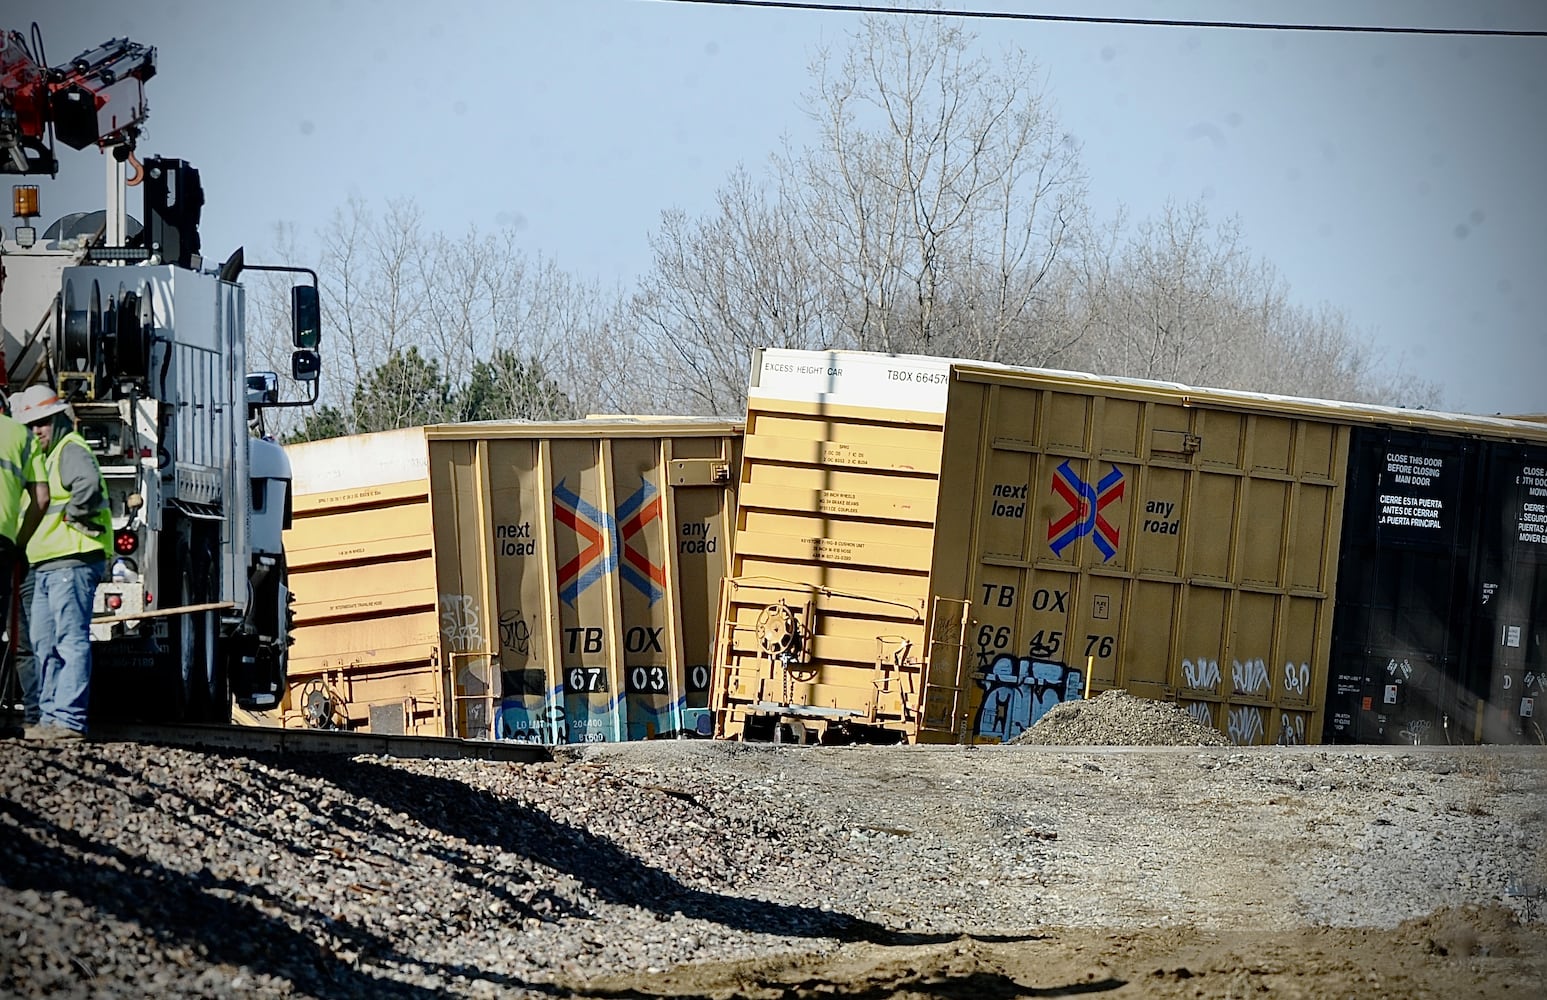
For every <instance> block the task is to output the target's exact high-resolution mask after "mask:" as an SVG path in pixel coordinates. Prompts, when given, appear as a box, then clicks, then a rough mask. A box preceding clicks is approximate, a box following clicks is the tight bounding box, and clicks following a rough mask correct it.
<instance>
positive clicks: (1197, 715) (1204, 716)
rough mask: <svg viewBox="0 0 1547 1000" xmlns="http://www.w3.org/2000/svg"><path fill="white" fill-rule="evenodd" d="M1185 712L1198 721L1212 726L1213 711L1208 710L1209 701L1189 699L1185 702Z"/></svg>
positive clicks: (1211, 727)
mask: <svg viewBox="0 0 1547 1000" xmlns="http://www.w3.org/2000/svg"><path fill="white" fill-rule="evenodd" d="M1187 714H1188V715H1190V716H1192V717H1193V718H1194V719H1197V720H1198V721H1199V722H1201V723H1203V724H1204V725H1205V726H1208V727H1209V728H1210V729H1213V728H1214V713H1213V712H1210V711H1209V703H1208V702H1206V701H1190V702H1188V703H1187Z"/></svg>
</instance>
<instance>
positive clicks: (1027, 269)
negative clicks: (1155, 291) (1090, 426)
mask: <svg viewBox="0 0 1547 1000" xmlns="http://www.w3.org/2000/svg"><path fill="white" fill-rule="evenodd" d="M812 74H813V81H814V83H813V87H812V89H811V91H810V93H809V94H808V95H807V98H806V104H807V111H808V113H809V114H810V115H811V116H812V117H813V118H814V119H815V120H816V122H817V123H818V126H819V140H818V141H817V142H816V143H815V144H814V145H812V146H811V147H810V148H806V149H798V150H797V149H789V148H787V149H785V150H784V151H783V152H781V153H780V154H778V155H776V156H775V157H774V158H773V159H772V161H771V163H770V164H769V170H768V173H767V176H766V179H761V180H760V179H758V178H754V177H752V176H751V175H749V174H748V173H747V172H746V171H745V170H743V169H738V170H737V171H736V172H735V173H733V174H732V175H731V177H730V179H729V180H728V182H727V184H726V185H725V186H724V187H723V188H721V190H720V191H719V194H718V198H717V204H716V207H715V210H714V211H713V212H711V213H710V214H709V215H708V216H706V217H704V218H702V219H696V220H695V219H690V218H688V217H687V216H686V215H684V214H683V213H681V212H667V213H665V214H664V215H663V217H662V221H661V227H660V229H659V230H658V231H657V232H656V234H655V235H654V236H653V237H652V239H651V247H652V249H653V251H654V257H655V259H654V267H653V270H652V271H651V272H650V273H649V274H647V275H646V276H645V278H644V279H643V280H642V282H641V288H640V294H639V296H638V298H637V299H636V302H635V315H636V318H637V321H638V323H639V325H640V328H641V330H642V331H643V333H644V335H646V336H648V337H649V338H650V340H651V341H652V342H653V343H654V344H655V345H656V351H657V354H658V356H659V357H660V358H661V363H662V366H663V370H665V371H668V372H670V373H672V374H673V375H674V376H675V379H676V382H677V384H678V387H679V388H680V395H674V396H672V397H671V398H672V399H673V400H676V399H681V400H682V402H683V405H684V407H685V408H691V409H693V410H695V411H698V412H715V413H737V412H739V411H740V410H741V408H742V406H743V402H744V393H745V387H746V382H747V372H748V370H749V365H750V360H751V354H752V351H753V350H754V349H755V348H758V347H799V348H828V347H833V348H845V347H847V348H860V349H867V350H882V351H892V352H918V353H937V354H958V355H964V356H971V357H976V358H982V359H987V360H995V361H1011V362H1022V363H1036V362H1041V361H1045V360H1047V359H1048V358H1050V357H1053V356H1055V355H1056V354H1057V353H1058V352H1059V351H1061V350H1065V349H1067V347H1068V346H1069V342H1070V335H1069V328H1067V327H1063V326H1060V325H1057V324H1056V323H1051V322H1048V319H1049V317H1053V318H1055V319H1056V318H1058V317H1061V316H1062V315H1063V312H1064V309H1063V306H1064V304H1065V303H1066V302H1067V294H1066V292H1065V291H1058V292H1057V294H1055V295H1054V296H1053V297H1052V299H1048V298H1046V296H1045V295H1044V293H1045V292H1046V291H1052V288H1051V286H1052V284H1054V283H1055V279H1054V276H1055V275H1057V276H1058V277H1057V280H1061V281H1064V282H1065V283H1067V282H1068V281H1069V280H1070V279H1071V278H1072V275H1073V272H1065V273H1063V274H1059V273H1058V272H1059V268H1060V267H1061V263H1060V261H1061V258H1062V256H1063V255H1064V254H1065V252H1066V248H1067V246H1068V244H1069V241H1070V240H1071V239H1072V238H1073V237H1074V236H1075V235H1076V234H1077V233H1078V231H1079V228H1080V227H1081V226H1082V225H1083V221H1084V218H1085V208H1084V193H1085V178H1084V173H1083V170H1082V168H1081V166H1080V162H1079V150H1078V147H1077V144H1075V143H1074V142H1073V141H1072V140H1071V139H1070V138H1069V137H1068V136H1067V134H1065V133H1064V132H1063V131H1062V130H1061V129H1059V128H1058V126H1057V124H1056V122H1055V121H1054V120H1053V118H1052V115H1051V113H1050V110H1049V106H1048V103H1047V101H1046V100H1045V98H1044V97H1043V96H1042V94H1041V92H1040V91H1038V90H1037V89H1036V88H1035V86H1034V81H1035V80H1036V71H1035V67H1034V66H1032V65H1031V64H1030V62H1029V60H1028V59H1027V58H1026V56H1025V55H1024V53H1021V52H1018V51H1012V52H1009V53H1006V54H1004V56H1003V57H1002V58H1001V59H998V60H994V59H991V58H989V57H988V56H985V55H982V54H980V53H978V52H977V51H976V49H975V48H974V39H973V37H972V36H971V35H968V34H966V33H964V32H963V31H962V30H961V29H960V27H959V26H958V25H956V24H954V23H952V22H949V21H946V20H943V19H938V18H928V19H920V20H913V19H895V18H893V19H888V18H881V17H877V18H872V19H870V20H867V21H866V22H864V26H863V27H862V29H861V30H860V31H859V33H858V34H857V35H855V36H854V37H853V38H852V39H851V45H850V47H849V48H848V50H847V52H846V54H845V55H844V56H843V57H842V58H835V57H833V56H832V55H831V54H829V53H825V52H824V53H820V54H819V55H818V56H817V57H816V59H815V60H814V61H813V63H812Z"/></svg>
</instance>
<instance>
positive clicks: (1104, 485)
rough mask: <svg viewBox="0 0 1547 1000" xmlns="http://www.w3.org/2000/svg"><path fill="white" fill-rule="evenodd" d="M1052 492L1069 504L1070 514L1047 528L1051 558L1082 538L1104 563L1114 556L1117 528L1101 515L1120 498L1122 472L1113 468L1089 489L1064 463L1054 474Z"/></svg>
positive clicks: (1087, 484)
mask: <svg viewBox="0 0 1547 1000" xmlns="http://www.w3.org/2000/svg"><path fill="white" fill-rule="evenodd" d="M1053 492H1054V493H1057V494H1058V495H1059V496H1061V497H1063V498H1064V500H1066V501H1067V502H1068V504H1069V512H1068V513H1067V514H1065V515H1064V516H1063V517H1061V518H1059V519H1058V520H1056V521H1053V522H1052V523H1050V524H1049V525H1048V526H1047V540H1048V544H1049V545H1051V546H1052V547H1053V554H1054V555H1057V556H1061V555H1063V554H1064V549H1066V548H1068V547H1069V546H1070V545H1073V544H1074V543H1075V542H1076V541H1078V540H1079V539H1080V538H1081V537H1082V536H1085V535H1091V536H1092V537H1093V540H1094V541H1095V543H1096V548H1098V549H1100V550H1101V554H1102V556H1103V557H1104V558H1103V559H1102V561H1103V562H1105V561H1106V560H1108V559H1111V558H1112V557H1113V556H1115V555H1117V528H1115V527H1113V526H1112V524H1111V522H1109V521H1108V520H1107V519H1106V518H1105V517H1102V516H1101V511H1102V509H1103V508H1105V507H1106V505H1107V504H1109V503H1111V502H1112V501H1114V500H1116V499H1118V498H1119V497H1121V496H1122V495H1123V471H1122V470H1121V469H1119V468H1118V467H1117V466H1115V465H1114V466H1112V471H1111V472H1109V473H1107V474H1106V475H1105V476H1103V477H1102V478H1101V482H1099V483H1097V484H1096V485H1095V486H1091V485H1090V484H1089V483H1087V482H1085V481H1084V480H1082V479H1081V478H1080V477H1079V476H1078V475H1077V474H1076V473H1075V471H1074V470H1073V469H1071V468H1069V463H1068V462H1063V463H1062V464H1060V465H1059V466H1058V470H1057V471H1056V472H1055V473H1054V474H1053Z"/></svg>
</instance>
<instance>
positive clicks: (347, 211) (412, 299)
mask: <svg viewBox="0 0 1547 1000" xmlns="http://www.w3.org/2000/svg"><path fill="white" fill-rule="evenodd" d="M319 235H320V244H321V252H320V260H319V261H318V262H317V264H316V268H317V270H318V272H319V276H320V277H319V280H320V284H321V287H322V292H323V305H324V340H323V344H322V354H323V363H324V368H323V380H322V386H323V391H322V396H321V399H320V401H319V409H318V411H317V414H311V415H310V416H316V417H317V419H314V420H310V421H307V420H306V417H307V416H308V414H305V413H298V412H296V411H281V412H280V413H279V414H277V419H276V420H275V421H272V426H271V428H270V429H271V430H272V431H273V432H275V433H277V434H280V435H283V436H291V437H293V436H295V435H296V434H305V435H306V436H314V435H315V434H318V433H340V432H347V433H352V432H357V431H365V430H377V429H382V428H384V427H389V426H404V425H405V424H406V423H415V422H419V423H423V422H431V421H440V420H448V419H459V418H461V417H466V416H480V417H486V416H500V417H509V416H520V417H528V418H537V419H557V418H560V417H564V416H568V415H572V414H574V413H576V412H580V413H584V412H588V411H591V410H607V411H613V412H617V411H624V410H632V411H636V412H644V411H648V410H650V409H651V408H652V406H651V404H652V400H653V398H654V396H653V393H652V392H651V391H650V387H649V385H648V383H647V382H645V381H644V380H641V379H638V378H635V377H632V376H633V375H634V373H637V372H638V371H639V370H641V369H642V368H645V367H647V366H646V365H644V364H642V363H641V361H640V358H639V354H640V352H639V350H638V348H637V347H636V344H637V342H638V338H637V337H636V336H635V335H634V332H633V331H634V327H633V325H632V323H631V316H630V314H629V313H628V311H627V310H626V309H625V307H624V296H623V295H622V293H621V292H618V291H609V290H606V289H604V288H602V287H601V286H600V285H599V284H597V283H596V282H594V281H587V280H582V279H577V278H575V277H574V276H572V275H570V274H569V273H567V272H565V271H563V270H562V269H560V268H559V267H558V266H557V265H556V264H554V262H552V261H551V260H548V259H546V258H543V257H540V256H538V257H533V256H529V255H528V254H527V253H525V252H524V251H523V250H522V249H521V248H520V247H519V246H518V245H517V244H516V241H515V238H514V235H513V234H512V233H509V232H504V231H501V232H495V233H484V232H480V231H479V230H477V229H476V228H474V229H470V230H468V231H467V232H466V233H464V234H462V235H461V236H458V237H451V236H447V235H446V234H444V233H440V232H434V231H429V230H427V229H426V228H425V226H424V222H423V215H422V213H421V212H420V211H419V209H418V207H417V206H416V205H414V204H413V203H412V202H408V201H401V202H391V203H389V204H388V205H387V207H386V209H385V210H384V211H383V212H380V213H378V212H376V211H374V210H373V209H372V208H371V207H370V206H369V205H367V204H365V203H364V202H361V201H358V200H352V201H350V202H349V203H348V204H347V205H346V206H345V207H344V208H342V209H341V210H340V211H339V212H338V213H336V214H335V215H334V217H333V219H332V220H331V222H330V223H329V225H328V226H327V227H326V228H325V229H324V230H323V231H322V232H321V233H320V234H319ZM295 242H296V241H295V238H294V234H293V232H290V231H285V230H282V231H280V232H278V233H277V234H276V243H277V244H278V245H279V246H280V247H281V248H282V249H284V250H285V256H286V257H287V258H288V259H291V260H299V259H302V257H301V255H299V254H297V253H296V252H295V249H294V245H295ZM250 284H251V286H252V288H253V289H254V292H255V294H254V295H253V296H252V297H251V298H252V304H251V305H250V306H249V308H250V310H252V311H253V313H254V315H255V316H256V318H257V322H256V323H255V324H254V325H255V326H256V327H257V328H258V329H259V330H260V334H259V335H258V336H256V337H255V338H254V340H255V342H256V344H257V347H256V349H255V350H254V351H253V352H252V353H253V361H254V362H255V363H261V364H265V365H267V366H269V367H271V368H272V369H273V370H275V371H280V372H283V371H285V370H287V369H288V367H289V348H290V344H289V329H288V306H287V304H286V301H287V298H288V287H289V282H288V281H281V280H279V279H276V278H274V277H273V276H271V275H261V276H260V277H258V278H257V279H256V280H252V281H251V282H250ZM475 381H476V385H474V382H475ZM502 393H503V394H504V395H503V396H502V395H501V394H502ZM303 424H304V427H303Z"/></svg>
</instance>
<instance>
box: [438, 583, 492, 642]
mask: <svg viewBox="0 0 1547 1000" xmlns="http://www.w3.org/2000/svg"><path fill="white" fill-rule="evenodd" d="M478 617H479V616H478V605H477V604H475V603H474V602H473V599H472V598H471V597H469V596H468V595H467V594H441V595H440V634H441V636H442V638H444V639H445V640H446V644H447V645H449V646H450V647H451V648H452V649H453V650H455V651H456V652H459V653H466V652H471V651H473V650H478V649H482V648H483V627H482V625H481V624H480V623H479V620H478Z"/></svg>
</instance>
